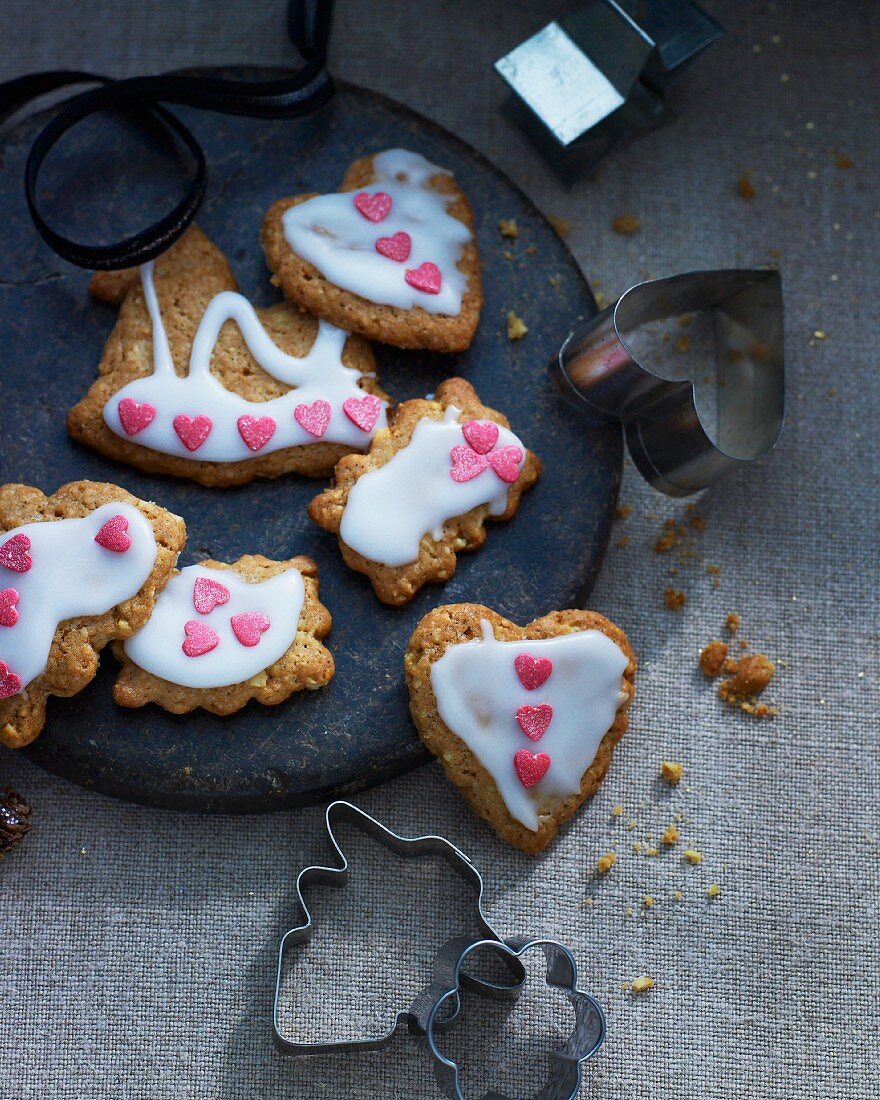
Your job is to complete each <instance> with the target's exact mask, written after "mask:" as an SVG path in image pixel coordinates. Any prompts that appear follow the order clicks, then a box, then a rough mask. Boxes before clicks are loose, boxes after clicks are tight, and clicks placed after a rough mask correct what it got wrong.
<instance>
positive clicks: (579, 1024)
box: [413, 939, 606, 1100]
mask: <svg viewBox="0 0 880 1100" xmlns="http://www.w3.org/2000/svg"><path fill="white" fill-rule="evenodd" d="M487 949H488V950H490V951H492V952H493V953H495V954H498V955H499V956H506V957H507V959H508V960H509V961H513V962H519V961H520V960H521V958H522V956H523V955H525V954H526V952H528V951H531V950H533V949H537V950H540V951H542V952H543V954H544V958H545V960H546V963H547V969H546V973H545V981H546V983H547V985H548V986H552V987H554V988H557V989H560V990H562V991H563V993H564V994H565V996H566V997H567V998H568V1001H569V1003H570V1004H571V1006H572V1008H573V1009H574V1013H575V1026H574V1030H573V1031H572V1032H571V1034H570V1035H569V1037H568V1038H567V1039H566V1041H565V1043H564V1044H563V1045H562V1046H561V1047H559V1048H558V1049H557V1050H554V1051H551V1052H550V1054H549V1055H548V1061H549V1063H550V1064H549V1069H548V1077H547V1082H546V1084H545V1085H544V1087H543V1088H542V1089H540V1091H539V1092H537V1093H535V1095H534V1097H533V1098H532V1100H574V1098H575V1097H576V1096H577V1093H578V1089H579V1088H580V1083H581V1067H582V1066H583V1063H584V1062H586V1061H587V1060H588V1059H589V1058H592V1057H593V1056H594V1055H595V1054H596V1053H598V1051H599V1049H600V1047H601V1046H602V1044H603V1043H604V1041H605V1028H606V1025H605V1013H604V1012H603V1011H602V1006H601V1005H600V1004H599V1002H598V1001H597V1000H596V999H595V998H594V997H593V996H591V994H589V993H586V992H584V991H583V990H581V989H578V987H577V982H578V974H577V963H576V962H575V960H574V957H573V955H572V954H571V952H570V951H569V950H568V949H567V948H566V947H563V946H562V944H561V943H557V942H556V941H555V940H545V939H535V940H529V939H516V940H508V941H507V943H500V944H499V943H498V942H497V941H495V940H482V941H478V942H477V943H467V942H464V941H461V940H452V941H450V942H449V943H448V944H446V946H445V947H444V948H443V949H442V950H441V951H440V953H439V954H438V956H437V959H436V961H435V964H434V966H435V971H434V981H433V983H432V984H431V986H430V987H429V988H428V989H427V990H426V991H425V993H423V994H422V995H421V997H420V998H419V1000H418V1001H417V1002H416V1004H415V1005H414V1006H413V1014H414V1016H415V1017H416V1020H417V1021H418V1024H419V1026H420V1027H421V1028H422V1030H423V1031H424V1033H425V1040H426V1043H427V1047H428V1050H429V1051H430V1053H431V1056H432V1058H433V1059H434V1071H435V1074H436V1077H437V1082H438V1084H439V1085H440V1088H441V1090H442V1091H443V1092H444V1093H445V1094H446V1095H447V1096H449V1097H451V1098H452V1100H465V1096H464V1092H463V1091H462V1086H461V1078H460V1073H459V1067H458V1064H457V1063H456V1062H454V1061H453V1060H452V1059H450V1058H447V1057H446V1055H445V1054H443V1052H442V1051H441V1050H440V1048H439V1046H438V1045H437V1039H436V1035H435V1032H436V1030H437V1024H438V1022H439V1021H440V1020H443V1019H444V1018H445V1019H447V1020H448V1016H447V1017H445V1016H444V1011H445V1010H446V1009H447V1006H448V1004H449V1003H450V1002H453V1003H454V1004H455V1007H456V1009H457V1008H458V994H459V990H460V988H461V985H462V979H463V977H464V966H465V964H466V963H467V961H468V959H469V957H470V956H471V955H472V954H474V953H476V952H479V951H484V950H487ZM483 1100H513V1098H512V1097H508V1096H504V1095H503V1094H501V1093H498V1092H494V1091H490V1092H487V1093H486V1094H485V1095H484V1096H483Z"/></svg>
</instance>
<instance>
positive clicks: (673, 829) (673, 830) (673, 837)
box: [660, 825, 681, 848]
mask: <svg viewBox="0 0 880 1100" xmlns="http://www.w3.org/2000/svg"><path fill="white" fill-rule="evenodd" d="M680 840H681V832H680V831H679V829H678V827H677V826H675V825H667V826H666V830H665V832H664V833H663V836H662V837H661V838H660V843H661V844H665V845H666V847H667V848H672V847H673V846H674V845H676V844H678V842H679V841H680Z"/></svg>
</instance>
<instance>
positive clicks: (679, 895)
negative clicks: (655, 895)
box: [672, 890, 684, 901]
mask: <svg viewBox="0 0 880 1100" xmlns="http://www.w3.org/2000/svg"><path fill="white" fill-rule="evenodd" d="M672 896H673V898H675V900H676V901H681V900H682V898H683V897H684V894H683V893H682V892H681V890H673V891H672Z"/></svg>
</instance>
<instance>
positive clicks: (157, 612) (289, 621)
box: [125, 565, 305, 688]
mask: <svg viewBox="0 0 880 1100" xmlns="http://www.w3.org/2000/svg"><path fill="white" fill-rule="evenodd" d="M199 577H204V578H205V579H207V580H211V581H216V582H219V583H220V584H221V585H223V586H224V587H225V588H226V589H228V591H229V600H228V601H227V602H226V603H224V604H217V605H216V606H215V607H214V608H213V610H212V611H210V612H209V613H208V614H207V615H203V614H200V613H199V612H198V611H197V610H196V608H195V605H194V603H193V587H194V585H195V582H196V580H197V579H198V578H199ZM304 600H305V587H304V585H303V579H302V576H301V575H300V573H299V570H297V569H288V570H287V571H286V572H284V573H278V574H277V575H276V576H274V577H269V578H268V580H265V581H261V582H260V583H258V584H251V583H249V582H248V581H245V580H243V579H242V578H241V577H240V576H238V574H237V573H234V572H233V571H232V570H230V569H208V568H207V567H206V566H204V565H190V566H187V567H186V568H185V569H182V570H181V571H180V573H178V574H177V576H175V577H172V578H171V580H170V581H169V582H168V584H167V585H166V586H165V588H164V589H163V590H162V592H161V593H160V594H159V598H158V599H157V601H156V606H155V608H154V610H153V614H152V616H151V617H150V619H149V621H148V622H147V623H146V624H145V625H144V626H143V627H142V629H141V630H139V631H138V632H137V634H134V635H133V636H132V637H131V638H129V639H128V640H127V641H126V643H125V653H126V655H127V656H128V657H130V658H131V660H132V661H134V663H135V664H136V665H138V666H139V667H140V668H142V669H144V670H145V671H146V672H151V673H152V674H153V675H154V676H159V677H161V679H163V680H167V681H168V682H169V683H172V684H179V685H180V686H181V687H190V688H215V687H228V686H230V685H232V684H240V683H243V682H244V681H245V680H249V679H250V678H251V677H252V676H255V675H256V674H257V673H258V672H262V671H263V669H265V668H268V667H269V665H271V664H274V663H275V661H277V660H278V659H279V658H280V657H281V656H282V655H283V654H284V653H285V652H286V651H287V650H288V649H289V648H290V646H291V645H292V644H293V640H294V638H295V637H296V631H297V624H298V623H299V616H300V612H301V611H302V607H303V602H304ZM248 612H256V613H257V614H259V615H265V616H266V618H268V620H269V622H270V626H269V629H268V630H266V631H265V632H264V633H263V634H261V635H260V640H259V642H258V643H257V644H256V645H253V646H246V645H242V643H241V642H240V641H239V640H238V638H237V637H236V635H235V632H234V630H233V628H232V617H233V616H234V615H240V614H247V613H248ZM192 620H196V621H198V622H199V623H204V624H205V625H206V626H208V627H210V628H211V630H213V631H214V632H215V633H216V634H217V635H218V637H219V642H218V644H217V646H216V647H215V648H214V649H212V650H210V651H209V652H207V653H203V654H201V655H200V656H198V657H187V656H186V654H185V653H184V652H183V649H182V646H183V643H184V641H185V640H186V633H185V630H184V628H185V626H186V623H188V622H190V621H192Z"/></svg>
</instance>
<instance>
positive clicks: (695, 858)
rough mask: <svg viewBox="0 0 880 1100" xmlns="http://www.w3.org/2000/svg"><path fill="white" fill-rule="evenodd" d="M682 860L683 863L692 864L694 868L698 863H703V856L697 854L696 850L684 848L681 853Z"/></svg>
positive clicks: (699, 853)
mask: <svg viewBox="0 0 880 1100" xmlns="http://www.w3.org/2000/svg"><path fill="white" fill-rule="evenodd" d="M682 858H683V859H684V860H685V862H687V863H690V864H692V865H693V866H694V867H696V865H697V864H698V863H702V862H703V854H702V852H698V851H697V849H696V848H685V850H684V852H683V853H682Z"/></svg>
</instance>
